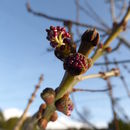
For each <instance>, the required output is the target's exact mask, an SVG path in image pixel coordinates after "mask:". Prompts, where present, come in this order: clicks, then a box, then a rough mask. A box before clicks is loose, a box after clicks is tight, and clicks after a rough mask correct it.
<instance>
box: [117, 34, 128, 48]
mask: <svg viewBox="0 0 130 130" xmlns="http://www.w3.org/2000/svg"><path fill="white" fill-rule="evenodd" d="M118 39H119V40H120V41H121V42H123V43H124V45H125V46H127V47H128V48H129V49H130V42H128V41H127V40H126V39H125V38H124V37H123V36H121V35H119V36H118Z"/></svg>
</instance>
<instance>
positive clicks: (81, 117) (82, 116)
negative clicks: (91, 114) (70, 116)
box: [72, 95, 97, 130]
mask: <svg viewBox="0 0 130 130" xmlns="http://www.w3.org/2000/svg"><path fill="white" fill-rule="evenodd" d="M72 100H73V103H74V106H75V111H76V113H77V115H78V116H79V117H80V119H81V120H82V121H83V122H85V123H87V124H88V125H89V126H90V127H92V129H93V130H97V128H96V127H95V126H94V125H93V124H91V123H90V122H89V121H88V120H87V119H86V118H85V117H84V115H82V114H81V113H80V111H79V110H78V108H77V105H76V102H75V98H74V95H72Z"/></svg>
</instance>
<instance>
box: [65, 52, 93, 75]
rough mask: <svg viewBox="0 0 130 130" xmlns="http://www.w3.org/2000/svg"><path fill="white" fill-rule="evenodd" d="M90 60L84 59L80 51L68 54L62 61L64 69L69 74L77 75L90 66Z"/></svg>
mask: <svg viewBox="0 0 130 130" xmlns="http://www.w3.org/2000/svg"><path fill="white" fill-rule="evenodd" d="M91 64H92V61H91V60H90V59H86V57H85V56H84V55H82V54H81V53H76V54H73V55H70V56H69V57H68V58H67V59H66V61H65V62H64V69H65V70H67V71H68V72H70V74H71V75H79V74H83V73H85V72H86V71H87V70H88V69H89V68H90V66H91Z"/></svg>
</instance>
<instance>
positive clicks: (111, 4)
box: [110, 0, 116, 22]
mask: <svg viewBox="0 0 130 130" xmlns="http://www.w3.org/2000/svg"><path fill="white" fill-rule="evenodd" d="M110 12H111V16H112V21H113V22H116V17H115V3H114V0H110Z"/></svg>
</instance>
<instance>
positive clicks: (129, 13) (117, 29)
mask: <svg viewBox="0 0 130 130" xmlns="http://www.w3.org/2000/svg"><path fill="white" fill-rule="evenodd" d="M129 19H130V7H128V10H127V12H126V14H125V16H124V18H123V19H122V21H121V22H120V23H119V24H118V25H117V26H116V27H115V28H113V30H112V32H111V34H110V35H109V37H108V38H107V39H106V41H105V43H104V45H103V48H98V49H97V50H96V51H95V53H94V54H93V56H92V60H93V62H95V61H96V60H97V59H98V58H99V57H100V56H102V55H103V54H104V53H105V52H106V48H107V47H109V45H110V43H111V42H112V40H114V39H115V38H117V37H118V35H119V34H120V33H121V32H122V31H124V29H125V27H126V24H127V22H128V20H129Z"/></svg>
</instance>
